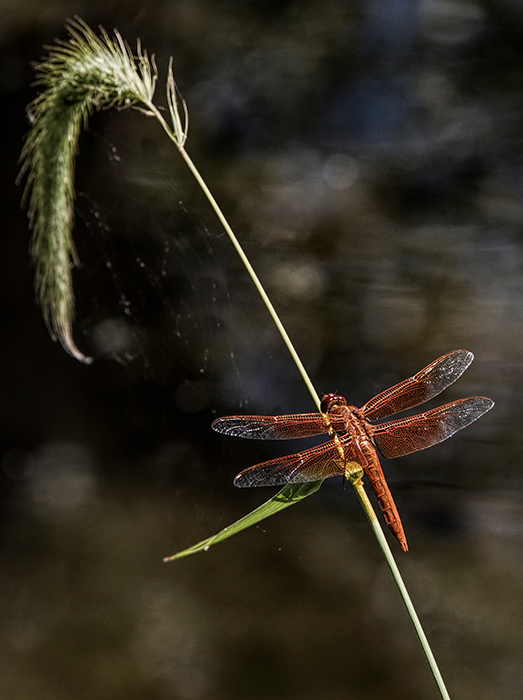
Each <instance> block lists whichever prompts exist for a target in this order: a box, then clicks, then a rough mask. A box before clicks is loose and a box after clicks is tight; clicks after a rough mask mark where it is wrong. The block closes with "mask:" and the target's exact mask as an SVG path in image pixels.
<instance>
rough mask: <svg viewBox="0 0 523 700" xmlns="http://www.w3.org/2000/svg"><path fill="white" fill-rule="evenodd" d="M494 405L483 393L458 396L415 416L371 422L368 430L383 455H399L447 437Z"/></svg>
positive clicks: (389, 456)
mask: <svg viewBox="0 0 523 700" xmlns="http://www.w3.org/2000/svg"><path fill="white" fill-rule="evenodd" d="M493 405H494V401H492V400H491V399H487V398H485V397H484V396H475V397H474V398H470V399H459V400H458V401H453V402H452V403H447V404H445V405H444V406H438V408H433V409H432V410H431V411H427V412H426V413H420V414H419V415H417V416H411V417H409V418H403V419H399V420H394V421H389V422H388V423H382V424H381V425H375V426H372V430H371V434H372V437H373V439H374V442H375V443H376V445H377V447H378V449H379V451H380V452H381V454H382V455H383V456H384V457H388V458H389V459H392V458H393V457H402V456H403V455H408V454H411V452H417V451H418V450H425V449H426V448H427V447H432V445H436V444H437V443H438V442H442V441H443V440H446V439H447V438H449V437H451V436H452V435H454V433H457V432H458V430H461V429H462V428H465V427H466V426H467V425H470V423H473V422H474V421H475V420H477V419H478V418H479V417H480V416H482V415H483V414H484V413H486V412H487V411H490V409H491V408H492V406H493Z"/></svg>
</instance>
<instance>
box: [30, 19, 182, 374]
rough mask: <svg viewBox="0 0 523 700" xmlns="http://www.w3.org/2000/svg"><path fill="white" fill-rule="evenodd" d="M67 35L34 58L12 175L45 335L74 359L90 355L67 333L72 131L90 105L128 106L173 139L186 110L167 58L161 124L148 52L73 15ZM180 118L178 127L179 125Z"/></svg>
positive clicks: (76, 132) (178, 139) (72, 258)
mask: <svg viewBox="0 0 523 700" xmlns="http://www.w3.org/2000/svg"><path fill="white" fill-rule="evenodd" d="M66 28H67V31H68V33H69V39H68V40H67V41H60V40H57V41H56V43H55V45H54V46H51V47H48V48H49V56H48V57H47V58H45V59H44V60H42V61H41V62H40V63H37V64H36V65H35V71H36V76H37V80H36V85H38V86H41V87H43V88H44V89H43V92H41V93H40V95H39V96H38V97H37V98H36V99H35V100H34V102H33V103H32V104H31V105H29V108H28V109H29V113H30V116H31V121H32V126H31V129H30V131H29V133H28V136H27V139H26V142H25V145H24V148H23V150H22V155H21V162H22V168H21V172H20V176H24V175H26V177H27V184H26V187H25V191H24V199H23V201H24V202H27V204H28V215H29V222H30V226H31V229H32V240H31V257H32V260H33V264H34V267H35V291H36V298H37V301H38V303H39V305H40V307H41V309H42V313H43V316H44V319H45V322H46V324H47V327H48V329H49V332H50V334H51V336H52V337H53V339H55V340H59V341H60V343H61V344H62V346H63V348H64V349H65V350H66V351H67V352H68V353H69V354H71V355H72V356H73V357H75V358H76V359H78V360H80V361H82V362H86V363H89V362H91V361H92V358H90V357H87V356H86V355H84V354H83V353H82V352H80V350H79V349H78V348H77V347H76V345H75V343H74V340H73V337H72V322H73V318H74V293H73V285H72V276H71V268H72V267H73V266H74V265H75V264H76V263H77V262H78V261H77V256H76V251H75V247H74V243H73V238H72V227H73V221H74V175H75V157H76V154H77V149H78V139H79V136H80V132H81V129H82V127H83V126H84V125H85V123H86V121H87V119H88V117H89V116H90V114H91V113H92V112H93V111H94V110H99V109H101V108H108V107H112V106H115V107H119V108H126V107H136V108H138V109H140V110H141V111H142V112H144V113H145V114H147V115H149V116H155V117H156V118H158V119H159V120H160V122H161V124H162V126H163V128H164V129H165V130H166V131H167V133H168V134H169V136H170V137H171V138H172V140H173V141H175V143H176V145H177V146H178V147H183V144H184V142H185V138H186V136H187V111H186V108H185V103H184V102H183V100H181V103H182V105H183V110H184V118H183V119H182V117H181V115H180V113H179V102H178V99H177V91H176V85H175V82H174V79H173V76H172V67H171V64H169V76H168V83H167V101H168V105H169V111H170V113H171V118H172V122H173V127H172V129H171V128H170V127H168V126H167V124H166V123H165V121H164V119H163V117H162V116H161V114H160V113H159V111H158V109H157V108H156V107H155V106H154V105H153V102H152V99H153V95H154V90H155V86H156V80H157V75H158V74H157V69H156V65H155V63H154V56H153V57H151V59H149V57H148V55H147V52H146V51H143V50H142V49H141V46H140V43H139V42H138V44H137V50H136V55H133V52H132V51H131V49H130V47H129V45H128V44H127V43H126V42H124V41H123V39H122V37H121V36H120V34H119V33H118V32H117V31H115V32H114V38H111V37H110V36H109V35H108V34H107V32H106V31H105V30H104V29H101V30H100V31H101V36H100V37H98V36H96V35H95V34H94V33H93V31H92V30H91V29H90V28H89V27H88V26H87V24H85V22H83V21H82V20H81V19H80V18H78V17H77V18H75V19H74V20H70V21H69V22H68V23H67V25H66ZM182 122H183V124H185V127H184V126H182Z"/></svg>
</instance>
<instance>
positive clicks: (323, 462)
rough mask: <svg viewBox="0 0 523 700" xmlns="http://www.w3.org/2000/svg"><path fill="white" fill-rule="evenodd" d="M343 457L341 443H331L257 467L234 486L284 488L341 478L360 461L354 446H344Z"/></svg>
mask: <svg viewBox="0 0 523 700" xmlns="http://www.w3.org/2000/svg"><path fill="white" fill-rule="evenodd" d="M340 444H342V442H341V441H340ZM343 453H344V454H340V451H339V447H338V444H337V443H335V442H327V443H324V444H323V445H317V446H316V447H311V448H310V449H308V450H305V451H303V452H298V454H294V455H287V456H285V457H278V458H277V459H271V460H270V461H269V462H262V463H261V464H255V465H254V467H249V469H245V470H244V471H242V472H240V473H239V474H238V475H237V476H236V477H235V479H234V485H235V486H239V487H240V488H247V487H251V486H280V485H282V484H295V483H302V482H304V481H317V480H319V479H326V478H328V477H329V476H341V475H343V474H344V473H345V464H346V462H347V461H353V462H356V461H358V459H357V458H356V455H355V451H354V449H353V448H352V445H351V443H350V442H345V444H344V445H343ZM358 463H359V461H358Z"/></svg>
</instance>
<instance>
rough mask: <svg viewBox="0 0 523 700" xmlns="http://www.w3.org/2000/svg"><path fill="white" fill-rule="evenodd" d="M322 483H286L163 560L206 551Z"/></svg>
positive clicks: (306, 494) (302, 496)
mask: <svg viewBox="0 0 523 700" xmlns="http://www.w3.org/2000/svg"><path fill="white" fill-rule="evenodd" d="M322 483H323V481H310V482H306V483H303V484H288V485H287V486H284V487H283V488H282V489H281V491H278V493H277V494H276V495H275V496H273V497H272V498H270V499H269V500H268V501H266V502H265V503H263V504H262V505H261V506H259V507H258V508H255V509H254V510H253V511H251V512H250V513H248V514H247V515H245V516H244V517H243V518H240V519H239V520H237V521H236V522H235V523H233V524H232V525H229V526H228V527H225V528H224V529H223V530H220V532H218V533H217V534H216V535H213V536H212V537H208V538H207V539H205V540H202V541H201V542H198V543H197V544H195V545H193V546H192V547H189V548H187V549H184V550H182V551H181V552H177V553H176V554H173V555H171V556H170V557H165V558H164V559H163V561H164V562H168V561H174V560H175V559H182V558H183V557H188V556H190V555H191V554H197V553H198V552H207V551H208V550H209V548H210V547H212V545H214V544H218V542H222V541H223V540H226V539H227V538H228V537H232V536H233V535H237V534H238V533H239V532H241V531H242V530H245V529H247V528H248V527H251V526H252V525H256V523H259V522H260V521H261V520H264V519H265V518H269V517H270V516H271V515H275V514H276V513H278V512H279V511H280V510H283V509H284V508H288V507H289V506H292V505H295V504H296V503H299V502H300V501H301V500H303V499H304V498H307V496H310V495H312V494H313V493H315V492H316V491H317V490H318V489H319V488H320V486H321V485H322Z"/></svg>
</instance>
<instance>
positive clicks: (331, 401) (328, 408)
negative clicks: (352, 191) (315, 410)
mask: <svg viewBox="0 0 523 700" xmlns="http://www.w3.org/2000/svg"><path fill="white" fill-rule="evenodd" d="M346 405H347V401H346V399H345V397H344V396H338V394H325V396H324V397H323V398H322V400H321V412H322V413H339V411H340V409H343V408H344V407H345V406H346Z"/></svg>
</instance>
